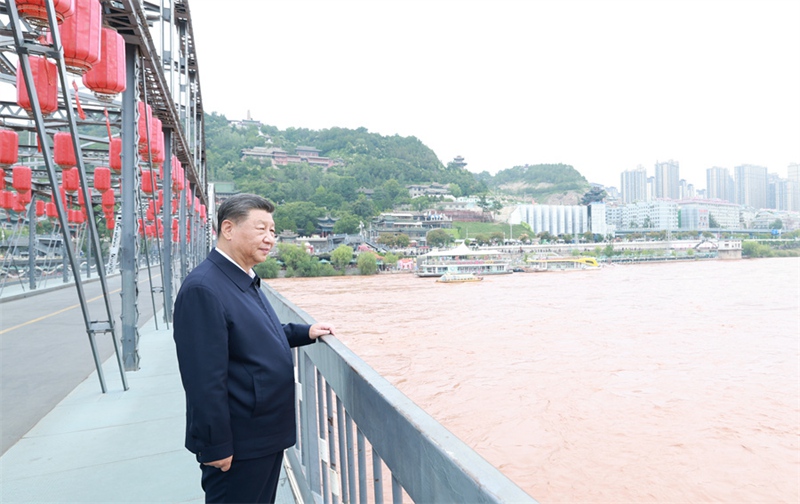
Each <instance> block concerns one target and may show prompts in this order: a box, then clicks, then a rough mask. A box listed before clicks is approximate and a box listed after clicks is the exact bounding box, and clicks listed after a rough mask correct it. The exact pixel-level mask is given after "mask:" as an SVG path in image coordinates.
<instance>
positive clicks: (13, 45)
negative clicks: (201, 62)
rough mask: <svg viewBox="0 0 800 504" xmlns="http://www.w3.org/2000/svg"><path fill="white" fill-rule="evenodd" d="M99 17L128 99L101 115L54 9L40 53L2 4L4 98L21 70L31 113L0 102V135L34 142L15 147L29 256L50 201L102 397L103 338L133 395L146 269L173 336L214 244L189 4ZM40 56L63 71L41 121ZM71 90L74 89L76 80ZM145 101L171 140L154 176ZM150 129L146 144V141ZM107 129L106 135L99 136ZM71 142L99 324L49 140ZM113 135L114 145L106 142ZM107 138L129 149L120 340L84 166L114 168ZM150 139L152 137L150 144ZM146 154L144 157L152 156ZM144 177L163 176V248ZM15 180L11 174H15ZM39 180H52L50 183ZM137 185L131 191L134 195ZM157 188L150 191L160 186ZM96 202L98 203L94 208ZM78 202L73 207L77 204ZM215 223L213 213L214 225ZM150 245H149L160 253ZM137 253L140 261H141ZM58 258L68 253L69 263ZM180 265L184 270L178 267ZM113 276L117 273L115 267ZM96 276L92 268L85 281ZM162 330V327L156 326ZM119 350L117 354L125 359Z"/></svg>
mask: <svg viewBox="0 0 800 504" xmlns="http://www.w3.org/2000/svg"><path fill="white" fill-rule="evenodd" d="M100 1H101V4H102V8H103V21H104V24H105V25H106V26H110V27H111V28H114V29H115V30H117V32H118V33H119V34H120V35H122V37H123V39H124V40H125V55H126V71H127V82H126V90H125V91H124V92H123V93H122V94H121V99H117V100H115V101H113V102H112V103H111V104H105V103H102V102H100V101H98V100H97V99H96V98H95V97H94V96H93V95H92V94H90V93H89V92H88V90H86V89H83V88H81V89H74V87H75V83H74V81H73V88H70V87H69V85H68V78H69V76H68V74H67V70H66V66H65V62H64V51H63V47H62V45H61V39H60V34H59V26H58V24H57V23H55V22H54V20H55V19H56V14H55V8H54V5H53V0H46V1H45V4H46V7H47V12H48V26H47V28H46V30H47V31H48V32H49V33H50V35H51V37H50V40H52V43H50V44H46V43H40V42H39V41H38V40H39V35H40V34H41V29H40V28H38V27H34V26H31V25H30V24H28V23H27V22H26V21H25V20H23V19H20V17H19V15H18V13H17V7H16V0H6V1H3V2H2V3H0V87H2V86H5V87H8V86H13V85H15V83H16V71H17V70H16V62H15V61H13V60H14V59H15V58H16V59H17V60H18V62H19V67H20V72H21V73H22V77H23V78H24V80H25V84H26V87H27V89H28V94H29V98H30V102H31V104H32V109H33V110H32V111H30V112H28V111H26V110H24V109H23V108H22V107H20V106H19V105H18V104H17V103H15V102H0V125H2V126H3V127H5V128H8V129H12V130H14V131H17V132H18V134H19V133H26V132H27V143H23V135H20V139H21V141H20V147H19V154H20V157H25V158H27V159H28V161H27V162H26V163H25V164H26V166H30V167H32V169H33V174H34V180H33V181H32V189H33V190H32V194H33V197H32V201H31V202H30V203H29V205H30V206H29V207H28V208H27V210H26V214H27V215H23V214H22V213H20V214H19V215H18V219H19V221H20V222H23V221H24V220H26V219H27V222H28V226H29V237H30V238H29V239H30V242H31V244H30V246H29V254H28V255H29V259H30V260H32V261H33V260H35V259H34V256H35V248H34V245H33V242H34V235H35V232H36V215H35V212H34V202H35V201H36V198H40V199H43V198H50V199H51V200H52V201H53V202H54V203H55V206H56V210H57V214H58V217H57V224H56V226H55V228H59V229H60V232H61V240H62V244H63V246H62V247H61V248H62V251H63V252H64V253H66V257H65V258H64V260H65V262H66V263H67V264H65V268H64V279H65V281H67V278H68V275H67V267H66V266H67V265H68V266H69V268H70V269H71V271H72V274H73V277H74V283H75V287H76V290H77V293H78V298H79V301H80V306H81V310H82V313H83V317H84V322H85V326H86V331H87V334H88V336H89V342H90V347H91V351H92V354H93V357H94V361H95V367H96V369H97V373H98V378H99V380H100V387H101V390H102V392H104V393H105V392H106V391H107V386H106V382H105V377H104V375H103V370H102V367H101V362H100V357H99V354H98V351H97V344H96V337H97V335H98V334H110V335H111V338H112V341H113V344H114V351H115V354H116V360H117V365H118V367H119V372H120V377H121V380H122V386H123V389H124V390H127V389H128V384H127V379H126V375H125V372H126V370H127V371H132V370H136V369H138V368H139V355H138V338H139V334H138V329H137V322H138V310H137V302H138V289H137V276H138V271H139V265H140V263H141V262H142V259H144V262H145V263H146V265H147V273H148V275H149V277H150V298H151V301H152V302H153V309H154V312H155V311H156V306H155V295H154V293H155V292H158V293H159V294H161V297H162V302H163V320H164V322H165V323H166V324H167V327H169V323H170V322H171V320H172V301H173V294H172V292H173V285H174V283H175V282H176V281H178V280H179V279H181V278H183V277H185V276H186V274H187V272H188V270H189V269H191V268H192V267H194V265H196V264H198V263H199V262H200V261H201V260H202V259H203V258H204V257H205V253H206V251H207V250H208V245H209V243H210V239H211V237H210V226H211V220H210V219H207V220H203V219H201V216H200V212H199V211H198V206H199V204H204V205H207V206H208V204H209V201H208V196H207V190H206V169H205V151H204V147H203V146H204V132H203V107H202V99H201V93H200V84H199V71H198V67H197V58H196V56H195V52H194V42H193V36H192V28H191V17H190V14H189V8H188V4H187V2H186V0H183V1H175V0H172V1H170V0H161V2H160V4H155V3H152V2H143V3H142V2H140V1H139V0H100ZM153 33H156V34H159V35H160V36H159V37H158V38H159V39H160V46H159V47H157V45H156V43H155V42H154V41H153V37H152V34H153ZM32 55H35V56H45V57H47V58H48V59H50V60H51V61H54V62H55V63H56V68H57V70H58V79H59V81H58V87H59V108H58V111H56V112H55V113H53V114H51V115H50V116H49V117H45V116H44V115H43V113H42V110H41V106H40V105H39V101H38V99H37V89H36V84H35V82H34V78H33V74H32V72H31V66H30V63H29V57H30V56H32ZM73 78H74V77H73ZM138 101H143V102H145V103H147V104H149V105H150V106H151V107H152V111H153V116H155V117H158V118H159V119H160V120H161V121H162V128H163V133H164V139H165V146H164V150H165V152H164V154H165V156H164V157H165V161H164V163H163V166H162V167H161V168H160V169H159V167H158V166H154V165H153V164H152V162H149V163H142V162H141V160H140V159H139V149H138V145H139V138H138V135H139V132H138V127H137V124H138V119H139V118H138V106H137V102H138ZM76 106H77V107H79V108H78V110H79V111H80V112H81V117H80V118H78V117H77V115H78V114H77V113H76V110H75V107H76ZM145 122H146V123H147V128H148V138H152V137H153V136H151V135H150V132H149V127H150V124H149V122H147V121H145ZM100 127H102V129H100ZM59 131H67V132H69V133H70V134H71V137H72V143H73V148H74V153H75V159H76V160H77V168H78V171H79V177H80V191H79V193H80V194H82V195H83V203H84V208H85V211H86V216H87V219H86V221H87V222H86V226H85V228H86V239H87V255H88V256H89V258H90V259H89V262H91V259H92V258H94V260H95V262H96V270H97V274H98V277H99V281H100V283H101V285H102V291H103V298H104V301H105V303H104V310H103V314H102V315H101V316H99V317H97V318H93V317H92V315H91V314H90V310H89V306H88V303H87V300H86V296H85V293H84V287H83V280H82V278H81V274H80V268H79V263H78V257H77V255H76V251H75V250H73V248H72V246H70V245H69V244H70V243H71V241H72V240H73V239H74V238H75V236H76V233H77V226H74V225H71V224H72V223H71V222H69V219H68V213H67V204H68V202H67V201H65V200H64V198H63V196H62V193H61V191H59V190H58V189H57V188H58V187H59V172H58V171H57V167H56V166H55V160H54V157H53V142H52V140H51V138H52V136H53V134H54V133H56V132H59ZM100 131H107V132H108V137H106V136H105V135H103V133H100ZM112 131H113V132H115V133H117V134H118V135H119V137H120V138H121V139H122V153H121V160H122V170H121V174H120V175H119V177H116V176H115V177H112V179H113V180H112V189H111V190H113V191H115V195H117V196H118V198H116V201H117V202H119V203H120V204H119V205H118V209H117V210H116V214H115V217H114V219H115V223H116V226H114V228H115V231H114V233H115V234H114V237H113V242H114V244H113V246H114V247H115V248H114V250H113V255H114V261H113V262H114V263H116V258H117V257H118V258H119V264H120V273H121V277H122V294H121V295H122V312H121V334H120V331H119V329H118V328H117V324H116V323H115V317H114V313H113V310H112V307H111V302H110V293H109V290H108V283H107V271H106V268H107V265H106V264H107V259H108V258H107V257H104V255H103V252H102V246H101V237H100V233H99V230H98V219H97V218H96V216H95V210H94V206H95V205H97V204H99V202H100V199H99V198H98V197H97V195H95V197H94V198H93V197H92V196H91V192H90V181H91V179H92V178H93V171H90V170H87V166H86V165H87V163H92V164H94V165H103V166H109V147H108V146H109V144H110V140H111V136H112ZM154 133H155V132H154ZM148 148H149V145H148ZM173 155H174V156H175V157H176V158H177V159H178V160H179V161H180V163H181V165H182V166H183V167H184V169H185V176H186V181H187V182H188V183H187V184H186V187H184V189H183V190H181V191H180V192H178V193H177V194H176V195H175V196H176V197H177V202H178V207H179V208H178V212H177V216H178V217H177V219H178V221H177V232H176V235H177V240H175V241H173V240H172V239H171V237H172V236H173V233H172V227H173V225H172V223H173V212H172V201H173V194H172V192H173V191H172V186H173V184H172V182H173V171H174V167H173V166H172V161H171V160H172V156H173ZM140 168H141V170H142V171H145V170H147V171H150V175H151V178H152V180H153V181H155V180H156V177H155V172H159V171H163V182H162V184H161V188H162V191H163V212H162V213H161V223H162V224H161V227H162V229H163V230H164V243H163V244H162V243H161V239H160V236H159V233H158V227H157V223H158V222H159V218H158V216H155V222H156V227H155V229H156V232H155V236H154V237H153V239H148V237H147V236H145V237H144V238H143V239H142V238H140V237H139V236H140V229H139V227H138V224H139V222H142V223H144V222H146V221H147V220H148V219H147V215H146V211H145V209H146V208H147V207H148V206H149V205H152V206H153V207H156V208H157V206H156V205H155V193H156V192H157V188H156V187H154V188H153V190H152V191H150V192H148V193H144V192H143V191H141V190H140V189H141V186H140V175H139V173H140ZM9 174H10V170H9ZM43 177H46V179H45V178H43ZM129 182H130V183H129ZM154 185H155V182H154ZM93 200H94V201H93ZM74 201H75V200H74V199H73V203H74ZM211 213H212V212H209V214H211ZM153 242H154V243H153ZM140 249H141V253H140ZM62 255H63V253H62ZM152 262H155V263H157V264H158V266H159V268H160V274H161V278H162V287H158V288H155V287H153V277H152V271H151V263H152ZM175 265H177V267H174V266H175ZM108 266H111V267H113V264H108ZM88 271H90V270H89V264H88V263H87V273H88ZM29 275H30V284H31V288H32V289H33V288H36V279H35V274H34V267H33V266H31V267H30V269H29ZM157 323H158V322H157V320H156V324H157ZM120 342H121V350H120Z"/></svg>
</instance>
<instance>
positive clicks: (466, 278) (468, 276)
mask: <svg viewBox="0 0 800 504" xmlns="http://www.w3.org/2000/svg"><path fill="white" fill-rule="evenodd" d="M481 280H483V277H481V276H475V275H473V274H472V273H445V274H444V275H442V276H440V277H439V278H437V279H436V281H437V282H442V283H459V282H480V281H481Z"/></svg>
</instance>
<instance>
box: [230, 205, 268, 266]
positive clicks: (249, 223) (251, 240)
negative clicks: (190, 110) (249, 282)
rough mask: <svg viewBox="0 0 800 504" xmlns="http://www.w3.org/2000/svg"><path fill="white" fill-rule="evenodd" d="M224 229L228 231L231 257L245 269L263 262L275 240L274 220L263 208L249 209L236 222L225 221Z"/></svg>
mask: <svg viewBox="0 0 800 504" xmlns="http://www.w3.org/2000/svg"><path fill="white" fill-rule="evenodd" d="M228 224H229V225H228ZM225 228H227V229H225ZM224 229H225V230H226V231H228V232H229V233H230V234H229V236H230V241H229V243H230V248H231V250H230V251H231V253H232V258H233V259H234V260H235V261H236V262H237V263H239V264H240V265H241V266H242V267H244V269H246V270H247V269H250V268H252V267H253V266H255V265H256V264H260V263H262V262H264V261H265V260H266V259H267V256H268V255H269V251H270V250H272V247H273V246H275V242H276V241H277V240H276V238H275V221H274V220H273V219H272V214H271V213H269V212H267V211H265V210H251V211H250V213H249V214H248V215H247V218H246V219H243V220H242V221H241V222H239V223H238V224H235V223H233V222H230V221H225V226H224Z"/></svg>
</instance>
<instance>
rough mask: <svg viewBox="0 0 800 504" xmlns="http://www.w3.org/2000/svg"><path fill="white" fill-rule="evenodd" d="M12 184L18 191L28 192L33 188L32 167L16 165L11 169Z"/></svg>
mask: <svg viewBox="0 0 800 504" xmlns="http://www.w3.org/2000/svg"><path fill="white" fill-rule="evenodd" d="M11 173H12V175H11V179H12V183H11V185H13V186H14V189H16V190H17V192H26V191H30V190H31V169H30V168H29V167H27V166H15V167H14V168H12V169H11Z"/></svg>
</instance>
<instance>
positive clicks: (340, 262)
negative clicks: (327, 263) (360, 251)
mask: <svg viewBox="0 0 800 504" xmlns="http://www.w3.org/2000/svg"><path fill="white" fill-rule="evenodd" d="M352 260H353V247H348V246H347V245H339V246H338V247H336V249H335V250H334V251H333V252H331V263H332V264H333V267H334V268H336V269H337V270H340V271H344V270H345V268H347V265H348V264H350V261H352Z"/></svg>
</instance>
